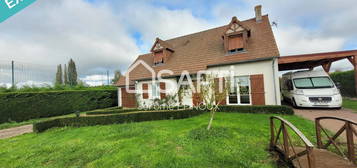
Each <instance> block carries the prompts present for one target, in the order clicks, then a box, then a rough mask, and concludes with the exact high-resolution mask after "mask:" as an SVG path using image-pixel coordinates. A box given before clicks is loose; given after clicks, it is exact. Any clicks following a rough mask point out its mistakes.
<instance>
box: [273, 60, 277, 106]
mask: <svg viewBox="0 0 357 168" xmlns="http://www.w3.org/2000/svg"><path fill="white" fill-rule="evenodd" d="M277 58H278V57H274V58H273V63H272V69H273V79H274V98H275V105H278V100H277V99H278V97H277V95H276V74H275V61H276V60H277Z"/></svg>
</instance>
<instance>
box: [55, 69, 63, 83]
mask: <svg viewBox="0 0 357 168" xmlns="http://www.w3.org/2000/svg"><path fill="white" fill-rule="evenodd" d="M55 83H56V85H62V84H63V80H62V65H61V64H59V65H58V66H57V73H56V82H55Z"/></svg>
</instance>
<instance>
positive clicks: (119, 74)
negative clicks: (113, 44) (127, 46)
mask: <svg viewBox="0 0 357 168" xmlns="http://www.w3.org/2000/svg"><path fill="white" fill-rule="evenodd" d="M121 76H122V75H121V72H120V70H116V71H115V72H114V79H112V83H113V84H116V83H117V82H118V80H119V78H120V77H121Z"/></svg>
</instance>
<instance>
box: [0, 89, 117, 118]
mask: <svg viewBox="0 0 357 168" xmlns="http://www.w3.org/2000/svg"><path fill="white" fill-rule="evenodd" d="M116 105H117V92H116V91H115V90H86V91H50V92H29V93H19V92H17V93H4V94H0V123H4V122H8V121H17V122H20V121H25V120H29V119H35V118H42V117H51V116H59V115H65V114H70V113H74V112H78V111H79V112H81V111H88V110H93V109H98V108H106V107H112V106H116Z"/></svg>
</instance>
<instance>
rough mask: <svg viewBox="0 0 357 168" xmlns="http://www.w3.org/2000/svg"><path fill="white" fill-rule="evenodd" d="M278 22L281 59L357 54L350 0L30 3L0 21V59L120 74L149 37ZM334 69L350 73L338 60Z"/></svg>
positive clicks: (85, 73)
mask: <svg viewBox="0 0 357 168" xmlns="http://www.w3.org/2000/svg"><path fill="white" fill-rule="evenodd" d="M257 4H262V6H263V14H269V17H270V21H274V22H277V23H278V26H277V27H273V31H274V34H275V37H276V40H277V43H278V46H279V50H280V54H281V55H291V54H302V53H311V52H323V51H336V50H349V49H357V31H356V30H357V7H356V1H355V0H343V1H338V0H313V1H311V0H295V1H291V0H290V1H286V0H269V1H256V0H220V1H213V0H195V1H179V0H170V1H166V0H147V1H141V0H136V1H133V0H128V1H123V0H121V1H115V0H60V1H54V0H37V1H36V2H35V3H34V4H32V5H30V6H29V7H27V8H25V9H24V10H22V11H21V12H19V13H18V14H16V15H14V16H12V17H11V18H9V19H8V20H6V21H4V22H2V23H0V53H1V55H0V61H9V60H15V61H21V62H28V63H38V64H46V65H48V66H52V65H54V66H55V65H56V64H64V63H66V62H67V61H68V60H69V59H70V58H73V59H74V60H75V62H76V63H77V66H78V70H79V72H80V75H81V77H82V78H88V79H90V78H91V77H92V78H96V77H95V76H90V75H93V74H98V72H100V73H102V72H103V71H105V70H107V69H109V70H111V71H113V70H115V69H121V70H122V71H125V70H126V68H127V67H128V65H129V64H130V63H131V62H132V61H133V60H134V59H135V58H136V57H137V55H138V54H143V53H147V52H148V51H149V48H150V47H151V45H152V44H153V42H154V40H155V38H156V37H160V38H162V39H170V38H173V37H177V36H181V35H185V34H189V33H194V32H197V31H202V30H205V29H209V28H213V27H217V26H221V25H225V24H228V23H229V21H230V19H231V17H232V16H237V17H238V19H239V20H245V19H249V18H253V17H254V6H255V5H257ZM332 68H333V69H336V68H337V69H348V68H351V66H350V65H349V63H347V62H346V61H345V62H338V63H336V64H334V65H333V66H332Z"/></svg>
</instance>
